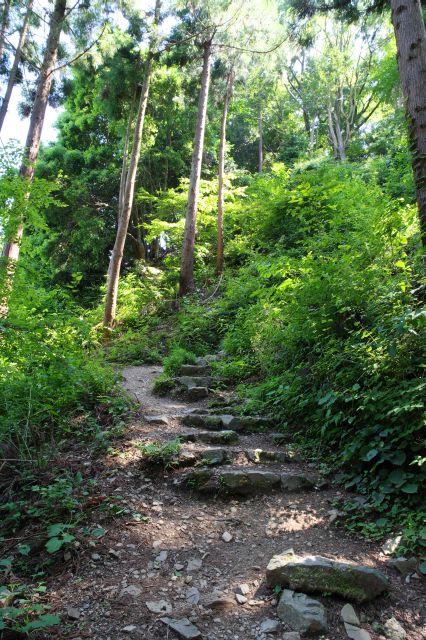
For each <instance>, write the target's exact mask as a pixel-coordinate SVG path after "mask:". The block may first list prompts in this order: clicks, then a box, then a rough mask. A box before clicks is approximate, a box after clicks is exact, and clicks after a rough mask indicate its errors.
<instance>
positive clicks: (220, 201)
mask: <svg viewBox="0 0 426 640" xmlns="http://www.w3.org/2000/svg"><path fill="white" fill-rule="evenodd" d="M232 81H233V72H232V69H231V70H230V71H229V73H228V76H227V79H226V90H225V95H224V97H223V111H222V122H221V126H220V140H219V151H218V193H217V253H216V275H221V274H222V273H223V262H224V257H223V215H224V177H225V153H226V122H227V119H228V110H229V102H230V100H231V93H232Z"/></svg>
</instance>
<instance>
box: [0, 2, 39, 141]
mask: <svg viewBox="0 0 426 640" xmlns="http://www.w3.org/2000/svg"><path fill="white" fill-rule="evenodd" d="M32 6H33V0H29V1H28V4H27V11H26V13H25V18H24V22H23V24H22V29H21V33H20V35H19V41H18V46H17V47H16V51H15V58H14V60H13V65H12V68H11V70H10V73H9V79H8V82H7V87H6V92H5V94H4V98H3V100H2V103H1V108H0V132H1V130H2V127H3V123H4V119H5V117H6V113H7V110H8V108H9V102H10V98H11V95H12V91H13V87H14V86H15V81H16V73H17V71H18V67H19V63H20V62H21V55H22V49H23V48H24V44H25V40H26V38H27V31H28V26H29V22H30V17H31V11H32ZM0 59H1V56H0Z"/></svg>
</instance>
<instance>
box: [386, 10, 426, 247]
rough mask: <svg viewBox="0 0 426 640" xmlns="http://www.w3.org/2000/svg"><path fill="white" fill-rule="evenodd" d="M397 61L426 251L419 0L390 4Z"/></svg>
mask: <svg viewBox="0 0 426 640" xmlns="http://www.w3.org/2000/svg"><path fill="white" fill-rule="evenodd" d="M391 8H392V24H393V28H394V31H395V39H396V46H397V58H398V66H399V75H400V80H401V87H402V92H403V94H404V98H405V104H406V111H407V118H408V125H409V131H410V142H411V152H412V165H413V174H414V183H415V187H416V198H417V205H418V209H419V219H420V236H421V241H422V245H423V248H424V249H425V248H426V30H425V24H424V22H423V15H422V10H421V6H420V0H391Z"/></svg>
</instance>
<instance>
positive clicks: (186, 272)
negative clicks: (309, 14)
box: [179, 39, 212, 296]
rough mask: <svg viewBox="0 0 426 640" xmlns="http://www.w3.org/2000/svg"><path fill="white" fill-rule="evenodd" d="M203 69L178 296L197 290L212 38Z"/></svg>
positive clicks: (207, 47) (206, 44)
mask: <svg viewBox="0 0 426 640" xmlns="http://www.w3.org/2000/svg"><path fill="white" fill-rule="evenodd" d="M203 49H204V54H203V71H202V74H201V89H200V97H199V100H198V114H197V124H196V127H195V136H194V147H193V152H192V163H191V176H190V179H189V194H188V205H187V210H186V219H185V232H184V239H183V250H182V260H181V267H180V281H179V295H180V296H184V295H186V294H187V293H189V292H190V291H193V289H194V245H195V228H196V222H197V204H198V196H199V191H200V178H201V164H202V160H203V149H204V131H205V127H206V115H207V101H208V97H209V86H210V64H211V57H212V40H211V39H210V40H208V41H207V42H204V44H203Z"/></svg>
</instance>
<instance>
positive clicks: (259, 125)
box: [257, 103, 263, 173]
mask: <svg viewBox="0 0 426 640" xmlns="http://www.w3.org/2000/svg"><path fill="white" fill-rule="evenodd" d="M257 128H258V134H259V143H258V144H259V148H258V170H259V173H262V171H263V121H262V103H260V104H259V115H258V118H257Z"/></svg>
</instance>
